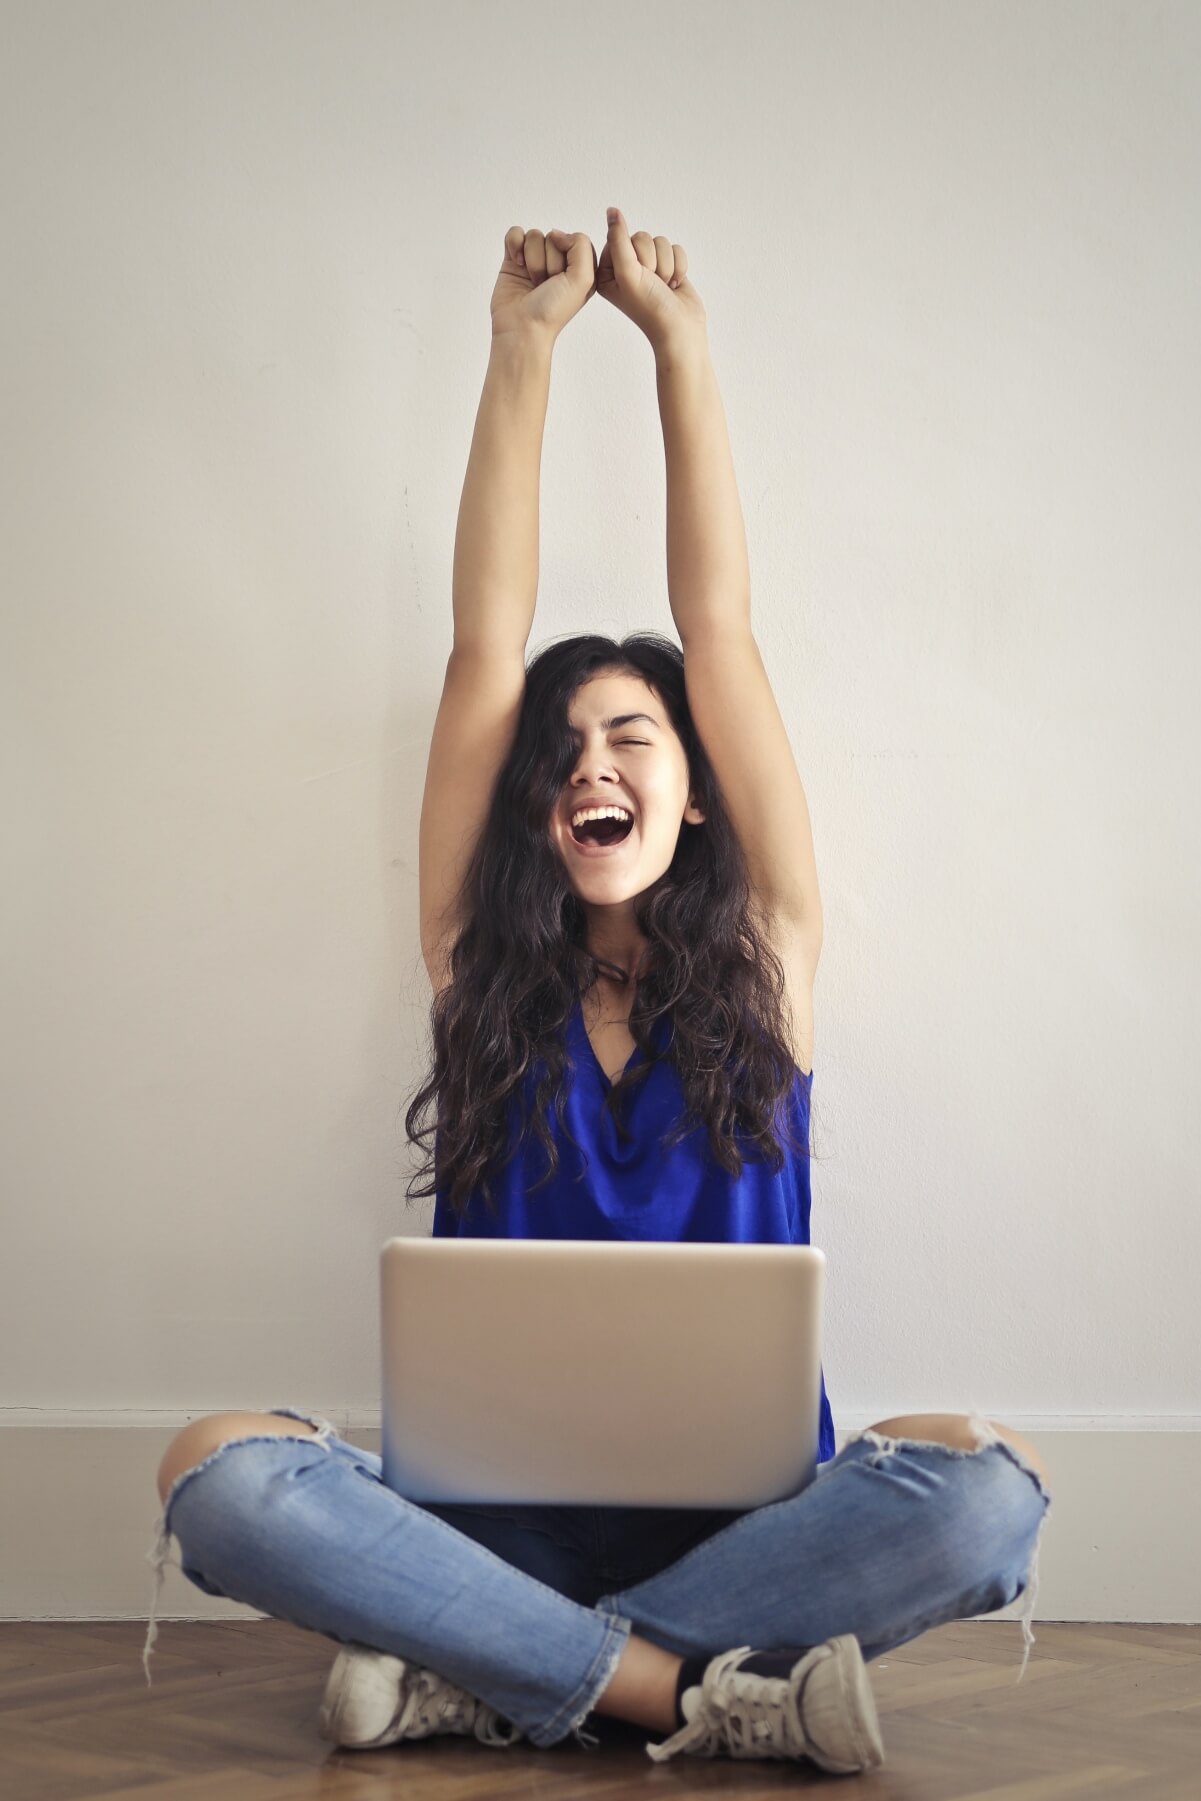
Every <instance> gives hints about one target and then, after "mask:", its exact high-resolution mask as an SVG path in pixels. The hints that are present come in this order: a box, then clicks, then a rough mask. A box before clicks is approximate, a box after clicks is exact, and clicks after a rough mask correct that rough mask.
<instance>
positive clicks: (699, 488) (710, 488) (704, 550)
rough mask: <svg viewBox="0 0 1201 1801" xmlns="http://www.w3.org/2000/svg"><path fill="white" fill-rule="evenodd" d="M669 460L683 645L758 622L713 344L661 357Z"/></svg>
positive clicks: (672, 559)
mask: <svg viewBox="0 0 1201 1801" xmlns="http://www.w3.org/2000/svg"><path fill="white" fill-rule="evenodd" d="M655 383H656V387H657V389H658V394H659V415H660V418H661V420H662V423H663V450H664V456H665V458H666V461H667V594H668V600H669V602H670V604H671V612H672V617H673V619H674V620H675V623H676V630H677V631H678V632H679V634H680V642H681V643H682V644H683V645H684V646H685V648H687V640H688V637H689V634H690V633H698V632H699V631H701V630H702V629H705V628H712V627H713V626H714V625H717V626H723V625H745V626H746V628H747V629H748V630H749V629H750V622H751V571H750V563H749V561H748V558H747V546H746V532H745V530H744V529H743V523H742V507H741V505H740V503H739V499H738V483H737V481H736V480H735V477H734V459H733V456H732V455H731V452H730V438H729V433H728V431H727V429H726V416H725V409H724V407H723V406H722V401H721V394H720V392H719V390H718V386H717V375H716V372H715V370H714V368H713V362H712V358H711V357H710V355H709V349H708V345H707V344H701V345H696V346H693V347H690V348H689V349H688V350H687V351H680V352H675V353H672V352H668V351H662V352H660V353H659V355H657V356H656V359H655Z"/></svg>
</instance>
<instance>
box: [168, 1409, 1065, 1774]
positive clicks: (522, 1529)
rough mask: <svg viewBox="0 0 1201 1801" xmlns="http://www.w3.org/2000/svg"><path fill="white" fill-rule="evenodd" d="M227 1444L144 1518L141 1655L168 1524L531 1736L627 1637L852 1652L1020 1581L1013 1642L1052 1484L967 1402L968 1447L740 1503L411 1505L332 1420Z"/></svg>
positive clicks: (588, 1689) (675, 1644)
mask: <svg viewBox="0 0 1201 1801" xmlns="http://www.w3.org/2000/svg"><path fill="white" fill-rule="evenodd" d="M270 1411H271V1412H272V1413H274V1414H278V1415H280V1416H281V1417H283V1418H286V1419H297V1420H303V1421H305V1422H306V1423H307V1424H309V1425H311V1426H314V1427H316V1428H317V1429H318V1430H317V1435H316V1437H314V1436H312V1435H311V1434H306V1435H304V1436H303V1437H301V1436H299V1435H291V1434H289V1435H287V1436H268V1435H261V1436H258V1437H253V1438H242V1439H233V1440H230V1441H229V1442H228V1443H225V1444H223V1445H220V1446H219V1447H218V1448H217V1450H215V1451H214V1452H213V1453H212V1454H211V1456H209V1457H207V1458H205V1459H204V1460H203V1461H202V1462H200V1463H198V1464H197V1465H196V1466H195V1467H194V1468H192V1469H190V1470H185V1471H184V1472H183V1473H182V1474H181V1475H180V1476H179V1477H178V1478H177V1479H176V1481H175V1482H174V1484H173V1485H172V1488H171V1491H170V1493H169V1494H168V1496H167V1500H166V1504H165V1506H164V1508H163V1511H162V1513H161V1514H160V1516H159V1521H158V1528H157V1532H156V1540H155V1546H154V1549H153V1550H152V1551H150V1552H149V1553H148V1554H147V1561H148V1562H150V1563H151V1564H153V1565H154V1566H155V1569H156V1589H155V1595H154V1600H153V1602H152V1605H151V1611H150V1621H149V1626H148V1630H147V1636H146V1646H145V1649H144V1651H143V1653H142V1658H143V1663H144V1665H145V1669H146V1681H147V1685H148V1686H149V1684H150V1661H149V1659H150V1647H151V1645H152V1644H153V1642H154V1638H155V1636H156V1634H157V1631H158V1627H157V1625H156V1623H155V1617H154V1616H155V1608H156V1606H157V1599H158V1590H159V1587H161V1583H162V1580H163V1564H164V1562H166V1561H168V1555H167V1552H168V1545H169V1541H170V1538H171V1536H172V1535H174V1536H175V1537H176V1539H177V1540H178V1542H179V1545H180V1549H181V1552H182V1556H181V1561H180V1563H179V1566H178V1567H179V1568H180V1569H181V1570H182V1572H183V1574H184V1575H185V1576H186V1577H187V1578H188V1580H189V1581H190V1582H192V1583H194V1584H195V1586H196V1587H197V1588H200V1589H202V1590H203V1591H204V1593H205V1594H209V1595H220V1596H224V1597H226V1598H227V1599H230V1600H234V1601H241V1602H245V1603H246V1604H247V1605H248V1606H250V1607H255V1608H258V1609H260V1610H261V1611H262V1612H263V1613H266V1614H270V1615H272V1616H274V1617H275V1618H277V1619H283V1620H289V1621H291V1622H292V1623H293V1624H294V1625H297V1626H303V1627H305V1628H306V1629H308V1630H310V1631H313V1632H320V1633H323V1634H324V1635H325V1636H326V1637H327V1638H330V1639H334V1640H337V1641H338V1642H339V1643H342V1644H357V1645H367V1646H372V1647H374V1648H376V1649H378V1650H383V1651H389V1652H391V1653H393V1654H394V1655H395V1656H398V1657H402V1658H405V1659H411V1660H412V1661H413V1662H415V1663H417V1664H420V1665H422V1666H424V1667H425V1668H427V1669H432V1670H435V1671H437V1672H438V1674H439V1675H441V1676H444V1677H446V1678H447V1679H448V1680H450V1681H451V1682H453V1683H455V1684H456V1685H457V1686H458V1687H459V1688H462V1689H466V1690H467V1692H468V1693H469V1694H472V1695H474V1696H476V1697H477V1698H478V1699H480V1700H482V1701H485V1702H486V1703H487V1704H488V1705H489V1706H491V1707H494V1708H495V1709H496V1711H497V1712H498V1713H499V1714H500V1715H501V1716H502V1718H504V1719H507V1720H510V1721H511V1722H512V1723H513V1724H514V1725H515V1726H518V1727H519V1728H520V1729H521V1731H522V1732H523V1733H524V1735H525V1737H526V1738H527V1740H528V1741H529V1742H530V1743H531V1744H533V1745H538V1746H545V1745H552V1744H555V1743H556V1742H557V1741H558V1740H559V1739H562V1738H566V1737H567V1736H568V1734H569V1733H570V1734H573V1735H574V1736H575V1738H576V1739H577V1741H578V1742H579V1743H581V1744H585V1745H588V1746H596V1745H597V1744H598V1743H599V1740H598V1739H597V1738H596V1737H595V1736H593V1735H592V1734H589V1733H588V1732H586V1731H585V1729H584V1722H585V1720H586V1719H587V1717H588V1715H589V1714H590V1712H591V1711H592V1709H593V1707H594V1706H595V1703H596V1702H597V1700H598V1699H599V1697H600V1696H601V1695H602V1694H603V1692H604V1690H605V1689H606V1688H607V1687H608V1684H609V1682H610V1679H611V1678H612V1676H613V1673H614V1671H615V1670H616V1668H617V1665H618V1663H619V1662H620V1660H621V1656H622V1653H623V1651H624V1650H625V1646H626V1642H627V1640H628V1638H629V1636H630V1634H631V1632H635V1633H637V1634H638V1635H639V1636H641V1637H642V1638H646V1639H649V1640H650V1641H651V1642H652V1643H654V1644H656V1645H660V1646H662V1647H663V1648H664V1649H665V1650H668V1651H671V1652H673V1653H675V1654H676V1655H677V1656H680V1657H694V1656H700V1655H702V1654H708V1655H713V1656H716V1655H717V1653H718V1652H719V1651H726V1650H730V1649H732V1648H733V1647H735V1646H741V1645H751V1646H754V1648H755V1649H756V1650H777V1649H786V1648H787V1649H791V1648H793V1647H796V1648H798V1649H799V1648H803V1647H807V1646H810V1645H816V1644H821V1643H822V1642H823V1640H825V1639H828V1638H832V1637H834V1636H836V1635H837V1634H840V1633H846V1632H851V1633H854V1634H855V1636H856V1638H857V1639H858V1640H859V1644H860V1647H861V1649H862V1652H863V1656H864V1659H865V1660H868V1661H870V1660H871V1659H872V1658H875V1657H879V1656H880V1655H881V1653H882V1652H885V1651H891V1650H893V1649H895V1647H896V1646H898V1645H903V1644H905V1643H907V1641H908V1640H909V1639H912V1638H917V1637H918V1636H919V1635H920V1634H921V1633H923V1632H926V1631H929V1629H930V1628H931V1627H933V1626H939V1625H942V1624H943V1623H944V1622H946V1621H948V1620H958V1619H965V1618H971V1617H973V1616H975V1615H977V1614H981V1613H991V1612H994V1611H996V1609H998V1608H1001V1607H1006V1606H1008V1605H1009V1603H1010V1602H1011V1601H1014V1600H1016V1599H1017V1597H1018V1596H1019V1595H1021V1594H1022V1593H1025V1594H1026V1605H1025V1608H1024V1610H1023V1614H1022V1617H1021V1625H1022V1632H1023V1635H1024V1639H1025V1649H1024V1651H1023V1655H1022V1664H1021V1669H1020V1670H1019V1671H1018V1677H1017V1680H1018V1681H1019V1682H1020V1681H1021V1678H1022V1676H1023V1674H1024V1673H1025V1669H1026V1660H1027V1658H1028V1657H1029V1655H1030V1646H1031V1645H1032V1644H1033V1643H1034V1634H1033V1632H1032V1631H1031V1629H1030V1620H1031V1618H1032V1616H1033V1611H1034V1598H1035V1595H1036V1593H1037V1588H1038V1549H1039V1543H1040V1540H1041V1535H1042V1528H1043V1526H1044V1524H1045V1520H1046V1515H1047V1511H1048V1509H1049V1507H1050V1503H1051V1496H1050V1494H1049V1493H1048V1491H1047V1489H1046V1488H1045V1487H1044V1485H1043V1483H1042V1481H1041V1479H1040V1477H1039V1475H1038V1473H1037V1472H1036V1471H1035V1470H1034V1469H1033V1468H1032V1467H1031V1466H1030V1465H1029V1464H1028V1462H1027V1461H1026V1460H1025V1459H1024V1458H1023V1457H1022V1456H1021V1455H1020V1454H1019V1452H1018V1451H1017V1450H1016V1448H1015V1447H1014V1446H1013V1445H1011V1444H1009V1443H1008V1441H1007V1440H1004V1439H1002V1438H1001V1437H1000V1436H999V1434H997V1433H996V1431H995V1430H994V1429H993V1427H992V1426H990V1425H989V1424H988V1422H987V1421H986V1420H984V1419H982V1418H981V1417H980V1415H979V1414H978V1413H973V1414H972V1415H971V1416H970V1419H971V1424H972V1426H973V1427H974V1428H975V1433H976V1445H975V1448H974V1449H973V1450H964V1449H959V1448H956V1447H952V1446H950V1445H945V1444H942V1443H940V1442H935V1441H931V1440H920V1439H912V1438H887V1437H884V1436H882V1435H881V1434H880V1433H877V1432H875V1431H872V1430H868V1431H865V1432H861V1433H858V1434H857V1435H856V1436H855V1437H854V1438H852V1439H851V1440H850V1442H849V1443H848V1444H846V1445H844V1446H843V1448H842V1450H841V1451H840V1452H839V1453H838V1455H837V1456H835V1457H832V1458H830V1459H829V1460H828V1461H827V1462H825V1463H823V1464H819V1465H818V1469H817V1475H816V1476H815V1478H814V1479H813V1481H812V1482H811V1483H809V1484H808V1486H807V1487H805V1488H803V1489H801V1490H800V1491H799V1492H798V1493H797V1494H795V1495H790V1496H788V1497H786V1498H785V1499H784V1500H781V1501H772V1502H769V1503H767V1504H766V1505H765V1506H762V1507H756V1508H752V1509H750V1510H749V1511H738V1510H734V1511H729V1510H719V1509H714V1508H694V1509H678V1508H659V1507H569V1506H559V1505H553V1506H552V1505H547V1506H534V1505H518V1504H515V1503H506V1504H503V1505H488V1506H483V1505H480V1506H476V1505H466V1504H460V1503H454V1504H451V1503H445V1504H441V1503H439V1504H433V1503H422V1504H418V1503H417V1502H414V1501H408V1500H406V1499H405V1498H404V1497H403V1496H402V1495H398V1494H397V1493H395V1491H394V1490H392V1489H390V1488H388V1487H386V1486H385V1485H384V1482H383V1480H382V1476H381V1460H380V1458H379V1457H377V1456H376V1455H375V1454H374V1453H372V1452H369V1451H360V1450H358V1449H357V1448H356V1447H355V1446H353V1445H351V1444H349V1443H347V1441H346V1440H345V1439H342V1438H339V1437H338V1436H337V1435H336V1434H335V1432H334V1429H333V1427H332V1426H331V1425H330V1424H329V1422H328V1421H325V1420H322V1419H319V1418H310V1416H309V1415H307V1414H303V1413H297V1412H296V1411H295V1410H294V1409H293V1408H290V1407H275V1408H272V1409H271V1410H270Z"/></svg>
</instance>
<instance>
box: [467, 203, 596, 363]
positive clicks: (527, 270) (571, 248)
mask: <svg viewBox="0 0 1201 1801" xmlns="http://www.w3.org/2000/svg"><path fill="white" fill-rule="evenodd" d="M595 292H596V252H595V250H594V249H593V248H592V240H591V238H590V237H588V236H587V234H586V233H585V232H582V231H552V232H550V233H548V234H547V235H546V236H544V235H543V234H542V232H540V231H523V230H522V228H521V226H520V225H514V226H512V227H511V228H510V229H509V230H508V231H507V232H506V233H505V260H504V262H503V263H502V265H501V271H500V274H499V275H498V276H497V278H496V286H495V287H494V288H493V290H492V336H493V337H494V338H496V337H499V336H500V335H501V333H502V332H513V331H524V330H530V329H532V330H535V331H543V332H546V333H547V334H548V336H549V338H550V340H551V341H552V342H553V341H554V339H555V338H557V337H558V335H559V333H560V332H561V331H562V329H563V327H564V326H565V325H566V324H567V322H568V320H570V319H574V318H575V315H576V314H577V313H578V312H579V311H580V308H581V307H582V306H583V305H584V304H585V302H586V301H587V300H588V299H589V298H590V297H591V296H592V295H593V294H595Z"/></svg>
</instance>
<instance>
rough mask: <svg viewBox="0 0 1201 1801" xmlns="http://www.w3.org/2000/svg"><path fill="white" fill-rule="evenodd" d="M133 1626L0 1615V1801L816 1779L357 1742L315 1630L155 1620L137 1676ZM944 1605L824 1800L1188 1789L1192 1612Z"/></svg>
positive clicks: (541, 1753) (616, 1740) (418, 1798)
mask: <svg viewBox="0 0 1201 1801" xmlns="http://www.w3.org/2000/svg"><path fill="white" fill-rule="evenodd" d="M144 1636H145V1626H144V1623H143V1622H140V1621H87V1622H80V1623H79V1624H78V1625H72V1624H68V1623H63V1622H31V1623H29V1624H23V1623H20V1622H0V1793H2V1794H3V1796H4V1797H5V1801H9V1798H10V1797H11V1798H12V1801H313V1798H314V1797H317V1796H319V1797H320V1801H377V1798H379V1801H382V1798H383V1797H384V1796H386V1797H387V1801H394V1798H403V1801H408V1798H409V1797H412V1798H413V1801H510V1798H511V1801H531V1798H536V1801H636V1797H637V1796H638V1795H639V1794H640V1793H644V1794H646V1795H647V1796H648V1797H651V1796H652V1795H657V1796H659V1797H660V1798H661V1797H662V1795H663V1793H664V1782H665V1780H668V1781H670V1785H671V1793H672V1801H690V1798H691V1797H693V1796H702V1795H705V1796H708V1795H710V1794H715V1793H718V1792H720V1794H721V1796H722V1801H742V1797H744V1796H745V1797H748V1798H749V1797H760V1796H762V1795H763V1794H764V1793H765V1790H766V1789H767V1788H772V1787H776V1786H778V1785H779V1784H780V1782H781V1781H787V1782H788V1783H789V1784H790V1785H792V1784H794V1783H798V1782H799V1783H801V1784H802V1785H814V1784H817V1783H821V1784H826V1783H828V1782H829V1781H830V1780H831V1778H830V1777H829V1776H828V1775H827V1774H826V1773H824V1772H822V1771H819V1770H818V1769H816V1768H815V1767H814V1766H812V1765H810V1764H808V1763H803V1762H802V1763H799V1764H797V1765H796V1766H795V1767H788V1766H783V1765H781V1764H780V1763H779V1762H776V1761H770V1760H765V1761H764V1762H762V1763H760V1762H757V1761H746V1762H743V1761H736V1760H732V1759H728V1758H719V1759H713V1760H706V1759H700V1758H687V1757H685V1758H681V1759H679V1760H678V1761H677V1762H675V1763H673V1764H672V1765H671V1769H670V1774H669V1776H668V1777H667V1778H665V1776H664V1773H663V1771H662V1770H661V1769H660V1767H659V1766H658V1765H655V1764H652V1763H651V1762H650V1760H649V1759H648V1758H647V1756H646V1753H645V1750H644V1746H645V1744H646V1742H647V1740H648V1739H653V1738H655V1737H657V1736H658V1735H656V1734H652V1733H649V1732H644V1731H642V1730H641V1729H639V1728H636V1727H632V1726H628V1725H625V1724H623V1723H621V1722H617V1721H611V1720H608V1719H605V1720H599V1721H596V1720H594V1721H593V1724H594V1725H595V1726H596V1728H597V1731H598V1734H599V1736H600V1737H601V1739H602V1743H601V1745H600V1746H599V1748H598V1749H596V1750H593V1751H585V1750H584V1749H583V1748H582V1747H580V1746H579V1745H578V1744H577V1743H576V1742H575V1741H574V1740H573V1739H570V1738H568V1739H566V1740H563V1741H561V1742H560V1743H559V1744H557V1745H553V1746H550V1747H548V1748H546V1749H538V1748H536V1747H533V1746H531V1745H529V1744H528V1743H524V1742H519V1743H518V1744H516V1745H514V1746H513V1747H511V1748H510V1749H507V1750H502V1749H491V1748H489V1747H487V1746H483V1745H480V1744H478V1743H477V1742H476V1741H475V1740H473V1739H470V1740H469V1739H464V1738H460V1737H455V1736H447V1737H441V1738H434V1739H429V1740H421V1741H416V1742H412V1743H408V1744H404V1745H396V1746H389V1747H387V1748H386V1749H384V1750H382V1751H376V1752H355V1751H347V1750H345V1749H343V1748H341V1747H337V1746H331V1745H329V1744H327V1743H326V1742H325V1741H324V1740H323V1739H321V1738H319V1737H318V1735H317V1730H316V1726H317V1708H318V1705H319V1702H320V1699H321V1694H322V1691H323V1689H324V1686H325V1679H326V1676H327V1674H328V1672H329V1667H330V1664H331V1662H332V1661H333V1657H334V1655H335V1654H336V1651H337V1646H336V1644H335V1643H334V1641H332V1640H329V1639H326V1638H323V1637H322V1636H320V1635H319V1634H315V1633H306V1632H303V1631H301V1630H300V1629H299V1628H298V1627H294V1626H290V1625H288V1624H287V1623H286V1622H283V1621H278V1620H251V1621H240V1620H239V1621H214V1622H204V1621H168V1622H166V1623H165V1624H164V1625H163V1626H162V1627H161V1628H160V1633H159V1637H158V1639H157V1640H156V1642H155V1646H154V1654H153V1656H152V1659H151V1669H152V1674H153V1678H154V1686H153V1688H152V1689H147V1687H146V1684H145V1678H144V1672H143V1667H142V1661H141V1654H142V1643H143V1639H144ZM1036 1639H1037V1642H1036V1644H1035V1645H1034V1647H1033V1648H1032V1650H1031V1653H1030V1658H1029V1661H1028V1663H1027V1666H1026V1672H1025V1676H1024V1677H1023V1679H1022V1681H1021V1682H1020V1683H1019V1682H1018V1681H1017V1674H1018V1670H1019V1668H1020V1664H1021V1655H1022V1649H1023V1642H1022V1639H1021V1635H1020V1632H1018V1631H1017V1630H1016V1629H1015V1625H1014V1623H1013V1622H1012V1621H994V1622H988V1621H976V1620H971V1621H963V1620H961V1621H956V1622H955V1623H954V1624H952V1625H949V1626H944V1627H941V1628H939V1629H938V1630H936V1631H933V1632H928V1633H925V1634H923V1635H922V1637H921V1638H918V1639H914V1640H911V1641H910V1643H909V1644H907V1645H902V1646H901V1647H900V1648H899V1649H898V1650H896V1651H891V1652H888V1653H886V1654H885V1656H883V1657H881V1658H877V1659H876V1660H874V1661H873V1662H872V1663H871V1664H870V1665H869V1666H868V1668H869V1673H870V1677H871V1682H872V1689H873V1693H874V1694H875V1696H876V1702H877V1706H878V1708H879V1712H880V1718H881V1725H882V1730H883V1736H884V1742H885V1750H886V1762H885V1764H884V1765H883V1766H882V1767H881V1768H880V1769H878V1770H874V1771H872V1772H870V1773H869V1774H868V1775H865V1776H852V1777H839V1778H838V1779H837V1784H838V1795H839V1801H1076V1797H1083V1796H1088V1797H1094V1796H1095V1797H1097V1798H1098V1801H1111V1798H1112V1801H1197V1795H1198V1786H1199V1785H1198V1777H1197V1763H1198V1759H1197V1746H1198V1742H1199V1739H1201V1628H1197V1627H1189V1626H1180V1625H1176V1624H1173V1625H1169V1626H1163V1627H1159V1626H1155V1625H1136V1626H1126V1625H1123V1624H1113V1623H1109V1622H1102V1623H1099V1624H1097V1625H1095V1626H1090V1625H1081V1624H1078V1623H1064V1624H1062V1625H1060V1624H1056V1623H1054V1622H1040V1624H1039V1625H1038V1628H1037V1634H1036Z"/></svg>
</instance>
